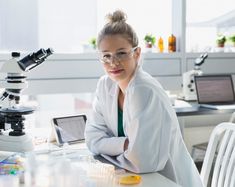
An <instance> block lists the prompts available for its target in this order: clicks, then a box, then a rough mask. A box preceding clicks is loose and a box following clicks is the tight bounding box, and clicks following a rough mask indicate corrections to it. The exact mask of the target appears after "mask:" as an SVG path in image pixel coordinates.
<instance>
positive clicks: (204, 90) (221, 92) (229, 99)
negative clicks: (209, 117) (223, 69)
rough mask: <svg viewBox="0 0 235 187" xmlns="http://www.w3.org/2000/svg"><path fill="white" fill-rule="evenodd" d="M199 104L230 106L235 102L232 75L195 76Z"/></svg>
mask: <svg viewBox="0 0 235 187" xmlns="http://www.w3.org/2000/svg"><path fill="white" fill-rule="evenodd" d="M195 86H196V90H197V99H198V103H199V104H229V103H233V102H234V101H235V98H234V88H233V80H232V76H231V75H202V76H195Z"/></svg>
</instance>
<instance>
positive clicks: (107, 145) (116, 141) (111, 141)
mask: <svg viewBox="0 0 235 187" xmlns="http://www.w3.org/2000/svg"><path fill="white" fill-rule="evenodd" d="M100 87H101V85H100V83H98V86H97V91H96V96H95V99H94V102H93V112H92V115H91V116H90V117H89V118H88V121H87V124H86V129H85V141H86V144H87V146H88V148H89V150H90V151H91V152H92V153H94V154H106V155H110V156H116V155H120V154H121V153H123V152H124V142H125V140H126V137H115V136H114V134H113V133H112V131H111V129H109V128H108V127H107V124H106V123H105V120H104V116H103V113H102V106H101V105H102V101H101V99H102V98H100V96H99V95H100V92H101V91H103V89H102V88H100Z"/></svg>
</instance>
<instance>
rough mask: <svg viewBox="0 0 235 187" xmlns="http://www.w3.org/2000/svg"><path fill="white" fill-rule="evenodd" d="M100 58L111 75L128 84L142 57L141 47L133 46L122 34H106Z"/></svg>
mask: <svg viewBox="0 0 235 187" xmlns="http://www.w3.org/2000/svg"><path fill="white" fill-rule="evenodd" d="M99 51H100V60H101V62H102V63H103V67H104V69H105V71H106V73H107V74H108V75H109V77H110V78H111V79H112V80H114V81H116V82H118V83H120V84H125V85H126V86H127V85H128V83H129V81H130V79H131V78H132V76H133V74H134V72H135V69H136V67H137V63H138V60H139V57H140V51H141V49H140V48H132V46H131V44H130V43H129V42H128V41H127V40H126V39H125V38H124V37H123V36H122V35H109V36H105V37H104V38H103V39H102V40H101V42H100V44H99Z"/></svg>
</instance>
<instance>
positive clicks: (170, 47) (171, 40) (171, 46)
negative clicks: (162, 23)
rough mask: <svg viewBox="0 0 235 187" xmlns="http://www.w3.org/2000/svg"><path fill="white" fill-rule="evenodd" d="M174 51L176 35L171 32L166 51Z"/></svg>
mask: <svg viewBox="0 0 235 187" xmlns="http://www.w3.org/2000/svg"><path fill="white" fill-rule="evenodd" d="M175 51H176V37H175V36H174V35H173V34H171V35H170V36H169V38H168V52H169V53H171V52H175Z"/></svg>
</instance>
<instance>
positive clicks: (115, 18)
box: [106, 10, 127, 23]
mask: <svg viewBox="0 0 235 187" xmlns="http://www.w3.org/2000/svg"><path fill="white" fill-rule="evenodd" d="M106 17H107V19H108V22H109V23H115V22H121V21H123V22H125V21H126V19H127V16H126V14H125V13H124V12H123V11H121V10H116V11H115V12H113V13H112V14H108V15H107V16H106Z"/></svg>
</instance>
